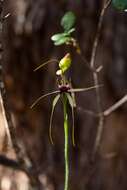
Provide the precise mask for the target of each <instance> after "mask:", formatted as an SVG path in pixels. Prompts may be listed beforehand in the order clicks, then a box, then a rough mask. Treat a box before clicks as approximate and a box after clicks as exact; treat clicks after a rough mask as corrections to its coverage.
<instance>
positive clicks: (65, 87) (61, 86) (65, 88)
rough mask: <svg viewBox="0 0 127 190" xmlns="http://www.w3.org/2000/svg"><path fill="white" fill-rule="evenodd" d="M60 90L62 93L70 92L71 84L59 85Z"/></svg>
mask: <svg viewBox="0 0 127 190" xmlns="http://www.w3.org/2000/svg"><path fill="white" fill-rule="evenodd" d="M59 90H60V93H64V92H68V90H70V86H69V84H67V85H59Z"/></svg>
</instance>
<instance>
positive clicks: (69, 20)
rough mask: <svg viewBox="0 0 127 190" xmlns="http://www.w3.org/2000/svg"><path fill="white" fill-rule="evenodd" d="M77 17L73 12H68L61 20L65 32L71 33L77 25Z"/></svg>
mask: <svg viewBox="0 0 127 190" xmlns="http://www.w3.org/2000/svg"><path fill="white" fill-rule="evenodd" d="M75 21H76V17H75V15H74V13H73V12H71V11H69V12H67V13H66V14H65V15H64V16H63V17H62V19H61V26H62V27H63V28H64V30H65V31H69V30H70V29H71V28H72V27H73V26H74V24H75Z"/></svg>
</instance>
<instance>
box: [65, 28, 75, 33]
mask: <svg viewBox="0 0 127 190" xmlns="http://www.w3.org/2000/svg"><path fill="white" fill-rule="evenodd" d="M74 31H75V28H71V29H70V30H69V31H68V32H67V33H68V34H71V33H72V32H74Z"/></svg>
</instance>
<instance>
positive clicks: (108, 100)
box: [0, 0, 127, 190]
mask: <svg viewBox="0 0 127 190" xmlns="http://www.w3.org/2000/svg"><path fill="white" fill-rule="evenodd" d="M102 5H103V1H102V0H90V1H89V0H75V1H74V0H59V1H56V0H36V1H34V0H26V1H25V0H5V3H4V9H5V10H4V12H5V13H8V12H9V13H10V14H11V16H10V17H9V18H8V19H7V20H6V22H5V23H4V38H3V44H4V63H3V70H4V81H5V84H6V91H7V97H8V105H9V108H10V110H11V115H12V118H13V123H14V125H15V127H16V130H17V136H18V139H19V140H20V141H21V142H22V143H23V145H24V147H25V149H26V150H27V152H28V153H29V155H30V157H31V158H32V160H33V162H34V166H35V167H36V168H38V169H39V179H40V181H41V184H42V189H44V190H62V189H63V187H64V131H63V124H62V121H63V113H62V109H61V108H62V106H61V104H59V105H58V106H57V108H56V110H55V114H54V118H53V139H54V143H55V146H52V145H51V143H50V140H49V135H48V129H49V119H50V113H51V104H52V98H53V97H52V98H51V97H48V98H46V99H44V100H43V101H41V102H40V103H39V105H38V106H36V107H35V108H34V109H32V110H31V109H30V105H31V104H32V103H33V102H34V101H35V100H36V99H37V98H38V97H39V96H41V95H42V94H45V93H47V92H50V91H53V90H56V89H57V83H56V78H55V72H56V69H57V67H58V66H57V64H49V65H47V66H46V67H45V68H43V69H42V70H39V71H37V72H33V70H34V69H35V68H36V67H37V66H38V65H40V64H42V63H43V62H45V61H47V60H49V59H53V58H55V59H58V60H59V59H61V58H62V57H63V56H64V55H65V54H66V53H67V52H68V51H71V54H72V59H73V65H72V68H71V71H70V73H69V74H70V76H71V81H72V85H73V87H75V88H78V87H79V88H81V87H89V86H92V85H93V79H92V73H91V71H90V69H89V68H88V67H87V66H86V64H85V63H83V62H82V59H81V58H80V57H79V56H78V55H77V54H76V53H75V52H73V50H70V49H69V48H68V47H65V46H58V47H56V46H54V45H53V42H52V41H51V39H50V38H51V36H52V35H53V34H54V33H58V32H61V31H62V28H61V26H60V19H61V17H62V16H63V15H64V13H65V12H66V11H68V10H71V11H73V12H74V13H75V15H76V18H77V20H76V32H75V34H74V36H75V37H76V38H77V40H78V42H79V44H80V47H81V49H82V51H83V54H84V56H85V58H86V59H87V60H88V61H90V57H91V50H92V45H93V40H94V37H95V33H96V29H97V23H98V19H99V15H100V11H101V8H102ZM126 31H127V13H123V12H122V13H121V12H119V11H117V10H116V9H114V8H113V7H112V5H110V7H109V8H108V10H107V11H106V15H105V18H104V23H103V28H102V32H101V36H100V43H99V47H98V51H97V57H96V65H97V66H98V65H103V70H102V71H101V72H100V75H99V77H100V79H99V80H100V83H101V84H104V86H103V87H102V88H101V96H102V104H103V110H105V109H106V108H108V107H110V106H111V105H112V104H114V103H115V102H116V101H117V100H119V99H120V98H122V97H123V96H124V95H125V94H126V91H127V63H126V61H127V53H126V46H127V37H126ZM76 102H77V108H76V109H75V139H76V147H75V148H74V147H73V146H72V142H71V136H70V145H69V146H70V147H69V154H70V189H71V190H126V189H127V182H126V181H127V124H126V123H127V117H126V111H127V105H126V104H124V106H122V107H121V108H120V109H118V110H117V111H115V112H113V113H112V114H111V115H109V116H108V117H107V118H106V119H105V123H104V131H103V135H102V141H101V146H100V148H99V150H98V151H99V155H98V157H97V159H96V161H95V162H94V163H92V164H91V157H92V153H93V147H94V143H95V137H96V133H97V126H98V119H97V118H96V117H95V116H94V115H91V114H89V112H88V110H91V111H92V112H95V113H96V111H97V108H96V107H97V105H96V101H95V91H94V90H91V91H89V92H84V93H79V94H77V95H76ZM70 118H71V116H70ZM70 127H71V122H70ZM70 132H71V130H70ZM1 152H4V154H9V150H8V151H7V150H4V148H3V147H2V148H1ZM0 178H1V181H0V183H1V187H0V189H2V190H10V189H11V190H12V189H13V190H19V189H21V190H27V189H29V183H28V179H27V177H26V176H25V174H23V173H22V172H15V171H14V170H11V169H5V168H1V172H0Z"/></svg>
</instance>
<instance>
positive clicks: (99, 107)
mask: <svg viewBox="0 0 127 190" xmlns="http://www.w3.org/2000/svg"><path fill="white" fill-rule="evenodd" d="M110 3H111V0H108V1H105V2H104V5H103V8H102V10H101V13H100V17H99V22H98V26H97V32H96V35H95V39H94V43H93V48H92V54H91V60H90V67H91V69H92V70H93V71H96V67H95V61H96V54H97V48H98V43H99V37H100V34H101V29H102V24H103V20H104V15H105V12H106V10H107V8H108V7H109V5H110ZM93 80H94V86H96V100H97V110H98V113H102V105H101V93H100V89H99V88H98V85H99V76H98V72H93ZM103 125H104V116H103V114H102V115H100V116H99V124H98V129H97V136H96V140H95V145H94V155H95V153H96V151H97V149H98V147H99V145H100V140H101V135H102V131H103Z"/></svg>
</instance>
